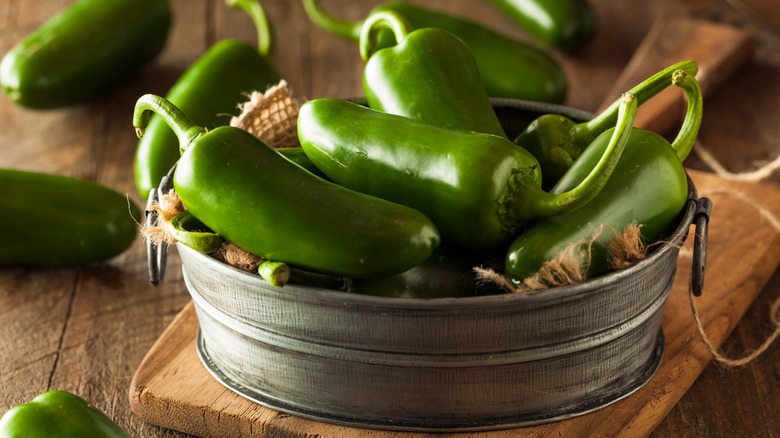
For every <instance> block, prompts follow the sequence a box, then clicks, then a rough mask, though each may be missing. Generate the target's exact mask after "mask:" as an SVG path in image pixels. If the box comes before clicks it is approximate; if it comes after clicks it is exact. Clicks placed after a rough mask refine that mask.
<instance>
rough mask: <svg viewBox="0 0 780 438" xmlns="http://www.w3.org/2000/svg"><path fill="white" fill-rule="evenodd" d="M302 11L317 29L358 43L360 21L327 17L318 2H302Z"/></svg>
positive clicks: (310, 0) (315, 0)
mask: <svg viewBox="0 0 780 438" xmlns="http://www.w3.org/2000/svg"><path fill="white" fill-rule="evenodd" d="M303 9H304V10H305V11H306V15H308V16H309V19H310V20H311V21H312V22H314V24H316V25H317V27H319V28H321V29H324V30H326V31H328V32H330V33H332V34H335V35H338V36H340V37H342V38H346V39H348V40H352V41H354V42H358V41H360V30H361V29H362V27H363V22H362V21H341V20H338V19H336V18H334V17H332V16H330V15H328V14H327V13H326V12H325V10H323V9H322V6H320V4H319V2H318V0H303Z"/></svg>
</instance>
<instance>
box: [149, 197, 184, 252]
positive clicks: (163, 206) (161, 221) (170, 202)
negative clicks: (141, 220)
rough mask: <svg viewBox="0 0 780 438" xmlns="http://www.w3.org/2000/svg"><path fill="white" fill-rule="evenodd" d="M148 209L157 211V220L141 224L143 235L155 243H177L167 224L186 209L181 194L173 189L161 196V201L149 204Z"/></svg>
mask: <svg viewBox="0 0 780 438" xmlns="http://www.w3.org/2000/svg"><path fill="white" fill-rule="evenodd" d="M146 210H147V211H149V212H152V211H153V212H156V213H157V220H156V221H155V222H154V223H153V224H151V225H146V224H143V225H141V235H142V236H144V237H145V238H147V239H149V240H150V241H151V242H152V243H153V244H154V245H160V244H161V243H167V244H169V245H170V244H173V243H175V242H176V239H174V238H173V236H172V235H171V233H169V232H168V227H167V226H166V224H167V223H168V222H170V221H171V219H173V218H175V217H176V216H178V215H179V214H180V213H181V212H183V211H184V204H183V203H182V202H181V198H179V195H177V194H176V192H175V191H173V190H171V191H169V192H168V193H165V194H163V195H162V196H160V198H159V201H157V202H154V203H152V204H151V205H149V206H148V207H147V209H146Z"/></svg>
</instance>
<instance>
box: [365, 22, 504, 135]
mask: <svg viewBox="0 0 780 438" xmlns="http://www.w3.org/2000/svg"><path fill="white" fill-rule="evenodd" d="M386 29H390V30H392V32H393V35H395V39H396V41H397V44H395V45H393V46H390V47H385V48H382V49H379V50H376V44H377V42H378V41H377V38H378V37H379V35H381V32H382V31H384V30H386ZM360 54H361V56H362V57H363V60H365V61H366V67H365V69H364V72H363V90H364V91H365V93H366V101H367V102H368V106H369V107H371V108H373V109H375V110H378V111H383V112H386V113H390V114H397V115H399V116H405V117H409V118H412V119H417V120H421V121H424V122H427V123H431V124H434V125H438V126H444V127H446V128H453V129H463V130H467V131H475V132H483V133H485V134H495V135H498V136H501V137H506V133H504V129H503V128H502V127H501V123H500V122H499V121H498V117H497V116H496V113H495V111H494V110H493V106H492V105H491V104H490V98H489V97H488V94H487V91H485V86H484V85H483V84H482V80H481V78H480V76H479V70H478V69H477V64H476V63H475V62H474V56H473V55H472V53H471V50H469V48H468V46H467V45H466V44H465V43H464V42H463V40H461V39H460V38H458V37H456V36H455V35H454V34H452V33H450V32H448V31H446V30H442V29H438V28H434V27H428V28H423V29H418V30H412V28H411V25H409V23H408V22H407V21H406V19H404V18H403V17H402V16H400V15H399V14H398V13H396V12H392V11H380V12H375V13H373V14H371V16H369V17H368V19H366V21H365V24H364V25H363V29H362V34H361V37H360Z"/></svg>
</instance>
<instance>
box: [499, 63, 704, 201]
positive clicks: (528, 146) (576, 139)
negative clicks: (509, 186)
mask: <svg viewBox="0 0 780 438" xmlns="http://www.w3.org/2000/svg"><path fill="white" fill-rule="evenodd" d="M677 70H684V71H686V72H687V73H689V74H691V75H695V74H696V73H697V71H698V66H697V65H696V63H695V62H694V61H683V62H679V63H677V64H674V65H672V66H670V67H667V68H666V69H664V70H662V71H660V72H658V73H656V74H655V75H653V76H651V77H649V78H648V79H646V80H645V81H643V82H642V83H640V84H638V85H637V86H635V87H634V88H632V89H631V90H629V93H631V94H633V95H634V96H636V99H637V102H638V103H639V105H641V104H643V103H644V102H646V101H648V100H649V99H650V98H652V97H653V96H655V95H656V94H658V93H660V92H661V91H663V90H664V89H666V88H667V87H668V86H669V85H670V84H671V83H672V74H673V73H674V72H675V71H677ZM619 106H620V99H618V100H616V101H615V102H614V103H613V104H612V105H610V106H609V107H608V108H607V109H605V110H604V111H603V112H602V113H601V114H599V115H597V116H596V117H594V118H593V119H591V120H588V121H586V122H582V123H576V122H574V121H573V120H571V119H569V118H568V117H566V116H562V115H560V114H545V115H542V116H539V117H538V118H537V119H536V120H534V121H533V122H531V123H530V124H529V125H528V127H526V129H525V130H524V131H523V132H521V133H520V134H519V135H518V136H517V137H516V138H515V139H514V143H515V144H517V145H518V146H521V147H522V148H524V149H525V150H527V151H528V152H530V153H531V154H532V155H533V156H535V157H536V158H537V159H538V160H539V164H540V165H541V166H542V177H543V178H544V180H543V181H542V187H543V188H544V189H545V190H549V189H550V188H551V187H552V186H554V185H555V184H556V183H557V182H558V180H559V179H560V178H561V176H562V175H563V174H564V173H565V172H566V171H567V170H568V169H569V167H570V166H571V165H572V163H574V160H576V159H577V157H578V156H579V155H580V153H582V151H583V150H584V149H585V148H586V147H587V146H588V145H589V144H590V143H591V142H593V140H594V139H595V138H596V137H598V136H599V135H600V134H601V133H603V132H604V131H606V130H607V129H609V128H611V127H613V126H615V120H616V119H617V113H618V108H619Z"/></svg>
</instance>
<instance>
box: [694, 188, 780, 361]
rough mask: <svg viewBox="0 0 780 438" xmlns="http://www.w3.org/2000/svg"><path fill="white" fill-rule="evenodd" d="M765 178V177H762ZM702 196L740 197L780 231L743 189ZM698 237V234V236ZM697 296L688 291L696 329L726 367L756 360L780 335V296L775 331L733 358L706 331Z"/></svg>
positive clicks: (778, 222)
mask: <svg viewBox="0 0 780 438" xmlns="http://www.w3.org/2000/svg"><path fill="white" fill-rule="evenodd" d="M762 178H765V177H762ZM701 195H702V196H715V195H726V196H732V197H734V198H736V199H739V200H741V201H743V202H745V203H746V204H748V205H750V206H751V207H753V208H755V209H756V210H757V211H758V212H759V214H760V215H761V216H762V217H763V218H764V219H766V220H767V222H769V224H770V225H772V227H773V228H774V229H775V231H777V232H779V233H780V220H778V218H777V217H776V216H775V215H773V214H772V212H771V211H769V209H767V208H766V207H765V206H764V205H763V204H762V203H761V202H760V201H759V200H757V199H755V198H753V197H751V196H749V195H747V194H745V193H743V192H742V191H739V190H736V189H718V190H711V191H708V192H702V193H701ZM697 238H698V236H697ZM695 298H696V297H695V296H694V294H693V290H689V292H688V302H689V303H690V306H691V311H692V312H693V319H694V322H695V323H696V331H697V332H698V333H699V337H701V340H702V342H704V346H705V347H706V348H707V351H709V352H710V354H712V357H713V358H714V359H715V361H717V362H718V363H720V364H721V365H723V366H726V367H740V366H744V365H747V364H748V363H750V362H752V361H753V360H755V359H756V358H757V357H759V356H760V355H761V354H762V353H764V352H765V351H766V350H767V349H768V348H769V347H770V346H771V344H772V343H773V342H774V341H775V340H776V339H777V338H778V337H780V298H776V299H775V300H774V301H773V302H772V304H771V306H770V310H769V319H770V321H771V322H772V326H773V332H772V334H770V335H769V336H768V337H767V338H766V339H765V340H764V342H763V343H762V344H761V345H760V346H759V347H758V348H756V349H755V350H753V351H752V352H751V353H749V354H747V355H745V356H743V357H740V358H736V359H731V358H728V357H726V356H724V355H723V354H721V353H720V351H718V349H717V348H716V347H715V346H714V345H713V344H712V341H711V340H710V338H709V337H708V336H707V333H706V332H705V331H704V324H703V323H702V321H701V315H700V314H699V310H698V308H697V307H696V300H695Z"/></svg>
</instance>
